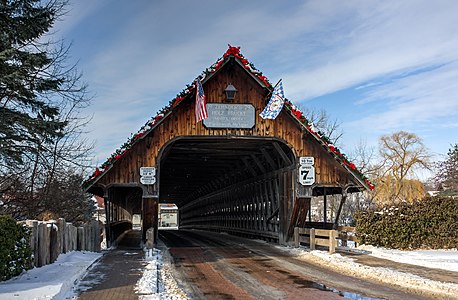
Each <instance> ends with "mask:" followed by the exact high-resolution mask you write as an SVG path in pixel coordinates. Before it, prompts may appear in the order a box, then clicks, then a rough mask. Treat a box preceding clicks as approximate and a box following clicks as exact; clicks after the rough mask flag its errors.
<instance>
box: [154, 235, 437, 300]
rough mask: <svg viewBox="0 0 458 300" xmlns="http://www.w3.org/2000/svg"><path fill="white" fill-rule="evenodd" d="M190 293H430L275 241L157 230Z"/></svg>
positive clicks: (250, 296) (342, 296)
mask: <svg viewBox="0 0 458 300" xmlns="http://www.w3.org/2000/svg"><path fill="white" fill-rule="evenodd" d="M159 238H160V239H161V240H162V241H163V243H164V244H165V246H166V247H167V248H168V252H169V253H170V256H171V259H172V262H173V264H174V266H175V274H174V275H175V278H176V279H177V281H178V283H179V284H180V285H181V286H182V288H183V289H184V290H185V291H186V292H187V293H188V294H189V296H190V298H192V299H403V300H404V299H429V298H424V297H422V296H419V295H415V294H410V293H408V292H406V291H402V290H398V289H396V288H394V287H393V286H387V285H383V284H380V283H376V282H370V281H365V280H362V279H358V278H353V277H349V276H346V275H342V274H339V273H336V272H334V271H332V270H329V269H326V268H321V267H320V266H317V265H314V264H310V263H307V262H304V261H300V260H297V259H295V258H294V257H292V256H290V255H288V254H287V253H285V252H284V251H280V250H278V249H277V248H276V247H275V246H274V245H272V244H268V243H264V242H259V241H253V240H249V239H244V238H240V237H236V236H231V235H227V234H220V233H212V232H205V231H197V230H189V231H186V230H170V231H167V230H161V231H159Z"/></svg>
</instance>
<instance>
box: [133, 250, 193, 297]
mask: <svg viewBox="0 0 458 300" xmlns="http://www.w3.org/2000/svg"><path fill="white" fill-rule="evenodd" d="M145 260H146V261H148V264H147V265H146V267H145V270H144V271H143V275H142V277H141V278H140V280H139V281H138V282H137V285H136V287H135V291H136V292H137V294H139V299H140V300H159V299H160V300H185V299H188V297H187V296H186V293H184V292H183V291H182V290H181V289H180V288H179V287H178V284H177V282H176V281H175V279H174V278H173V276H172V272H171V266H170V265H169V264H164V261H163V258H162V255H161V251H160V250H158V249H147V250H145Z"/></svg>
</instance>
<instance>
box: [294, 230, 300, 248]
mask: <svg viewBox="0 0 458 300" xmlns="http://www.w3.org/2000/svg"><path fill="white" fill-rule="evenodd" d="M299 246H300V241H299V227H294V247H296V248H298V247H299Z"/></svg>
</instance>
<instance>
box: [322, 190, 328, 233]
mask: <svg viewBox="0 0 458 300" xmlns="http://www.w3.org/2000/svg"><path fill="white" fill-rule="evenodd" d="M323 193H324V195H323V221H324V223H325V224H326V223H327V222H328V216H327V209H328V199H327V198H326V188H325V187H324V188H323Z"/></svg>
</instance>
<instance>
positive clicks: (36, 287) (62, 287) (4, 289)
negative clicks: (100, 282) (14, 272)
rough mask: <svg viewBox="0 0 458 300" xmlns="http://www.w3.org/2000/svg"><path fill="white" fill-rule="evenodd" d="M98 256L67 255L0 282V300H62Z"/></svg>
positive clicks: (76, 253)
mask: <svg viewBox="0 0 458 300" xmlns="http://www.w3.org/2000/svg"><path fill="white" fill-rule="evenodd" d="M101 255H102V254H101V253H94V252H77V251H73V252H69V253H66V254H61V255H59V257H58V258H57V260H56V262H54V263H53V264H50V265H46V266H43V267H40V268H33V269H31V270H28V271H26V272H24V273H22V274H21V275H19V276H17V277H14V278H12V279H10V280H7V281H4V282H0V299H2V300H9V299H14V300H17V299H40V300H41V299H64V298H65V295H68V294H69V293H70V291H71V290H72V288H73V285H74V283H75V281H78V280H79V279H80V278H82V277H83V276H84V274H85V273H86V271H87V269H88V268H89V267H90V266H91V265H92V264H93V263H94V262H95V261H96V260H97V259H98V258H100V257H101Z"/></svg>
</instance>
